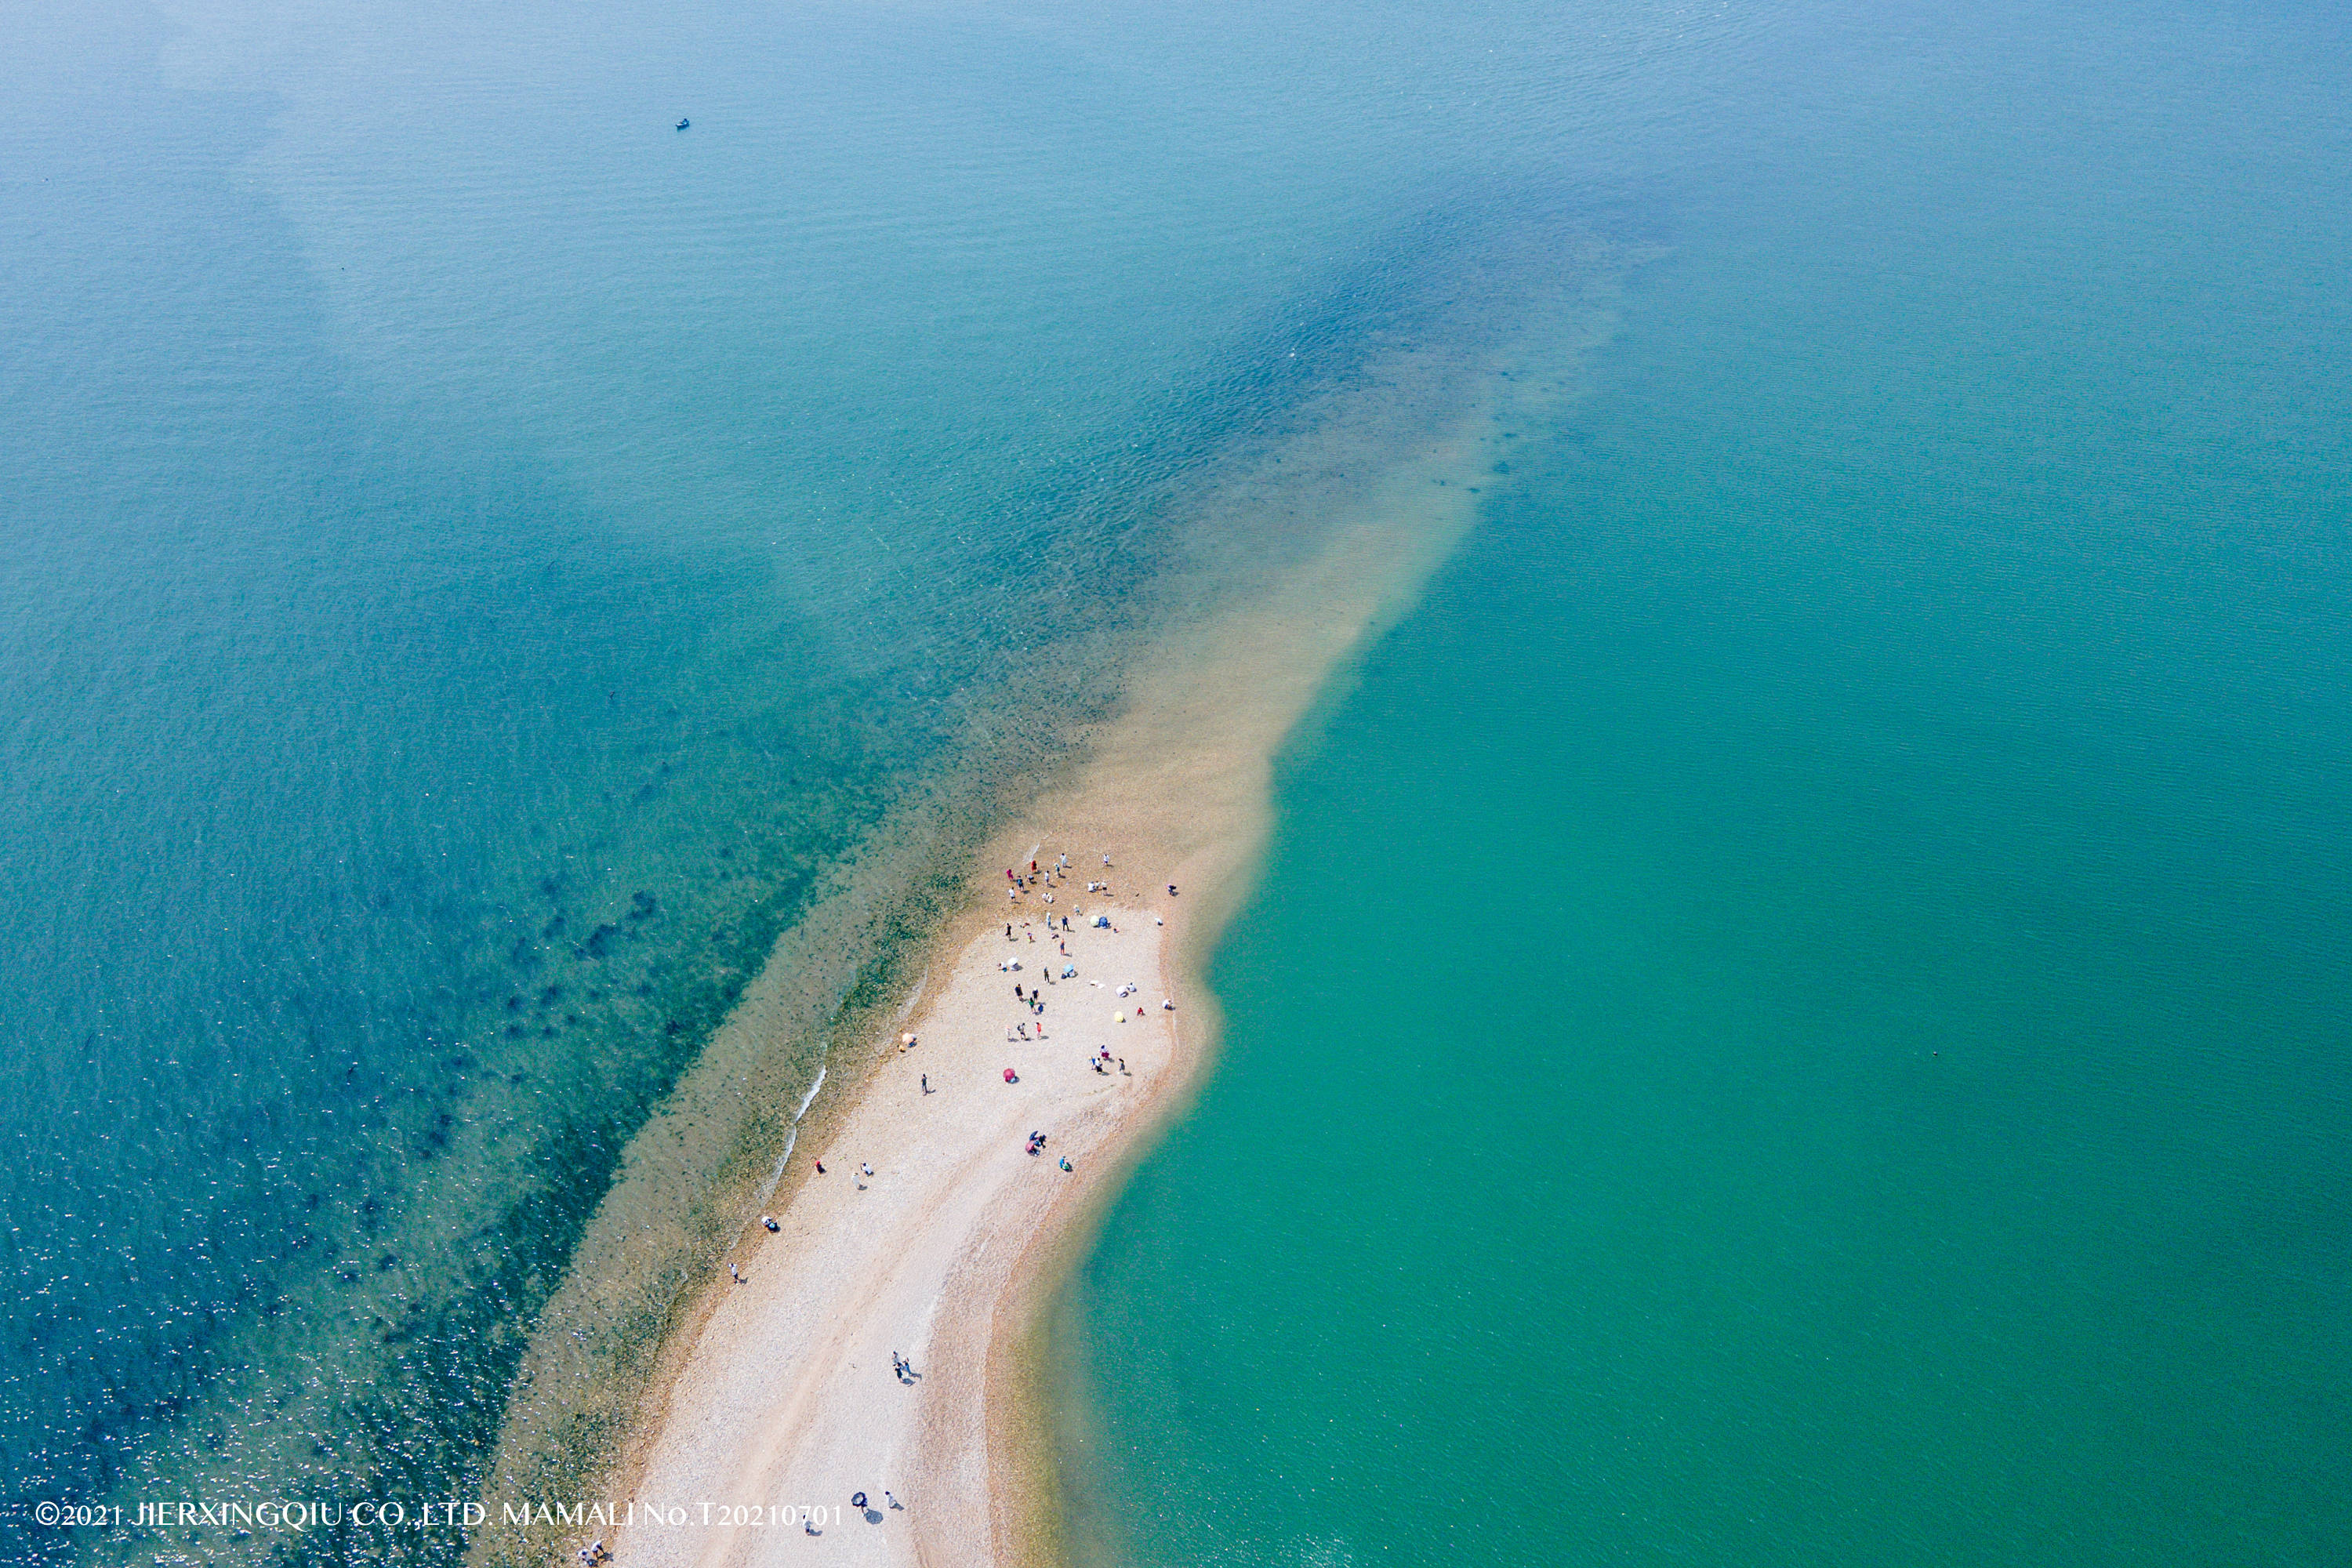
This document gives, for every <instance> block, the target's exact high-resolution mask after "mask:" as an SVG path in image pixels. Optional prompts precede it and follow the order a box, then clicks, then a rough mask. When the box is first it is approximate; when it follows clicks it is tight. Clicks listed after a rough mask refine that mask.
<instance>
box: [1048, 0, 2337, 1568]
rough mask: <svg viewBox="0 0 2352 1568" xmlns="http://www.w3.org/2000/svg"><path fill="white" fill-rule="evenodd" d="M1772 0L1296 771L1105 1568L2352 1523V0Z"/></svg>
mask: <svg viewBox="0 0 2352 1568" xmlns="http://www.w3.org/2000/svg"><path fill="white" fill-rule="evenodd" d="M1745 16H1746V17H1747V21H1748V26H1751V27H1752V28H1753V29H1754V30H1753V31H1752V32H1750V33H1748V34H1747V35H1746V36H1744V37H1739V38H1737V39H1731V40H1721V42H1723V43H1724V44H1725V46H1726V47H1725V48H1724V52H1722V53H1721V54H1720V55H1717V56H1713V57H1711V58H1708V59H1707V60H1706V62H1704V63H1699V62H1696V61H1693V60H1691V59H1688V58H1678V59H1673V60H1668V61H1663V62H1662V61H1658V60H1655V59H1642V58H1631V57H1628V58H1625V60H1624V66H1625V68H1626V69H1627V70H1628V71H1629V72H1634V73H1641V72H1650V71H1655V72H1662V73H1668V74H1673V73H1680V72H1685V71H1688V72H1692V73H1695V74H1698V75H1703V76H1704V77H1705V78H1706V80H1707V81H1708V82H1709V84H1710V86H1711V87H1712V89H1714V90H1713V91H1712V92H1711V93H1710V94H1709V95H1708V98H1707V101H1706V109H1705V110H1704V118H1705V119H1706V121H1709V122H1710V128H1709V129H1706V130H1701V129H1700V128H1698V127H1697V126H1696V125H1694V124H1690V123H1686V122H1677V123H1675V124H1674V125H1671V126H1664V127H1661V126H1659V125H1658V124H1657V122H1655V121H1653V122H1652V128H1653V129H1654V130H1656V131H1658V132H1659V133H1661V134H1664V135H1666V136H1669V137H1672V138H1674V139H1675V140H1676V141H1677V142H1679V143H1680V144H1682V145H1684V146H1685V147H1689V148H1691V149H1693V150H1695V151H1696V150H1697V149H1700V148H1714V149H1717V150H1723V149H1725V148H1727V147H1728V146H1729V145H1731V144H1733V143H1737V144H1738V146H1739V148H1740V149H1741V151H1742V153H1743V154H1744V155H1743V157H1742V158H1740V159H1739V160H1738V161H1737V163H1734V162H1733V161H1731V160H1725V161H1723V162H1719V163H1717V162H1711V161H1709V160H1706V159H1705V158H1701V157H1696V156H1695V157H1694V158H1693V159H1692V160H1691V163H1690V165H1689V166H1688V168H1686V169H1685V170H1684V171H1682V172H1680V173H1676V174H1661V176H1660V178H1659V182H1658V184H1657V185H1656V186H1655V187H1654V195H1655V199H1656V200H1657V201H1658V202H1659V203H1660V204H1661V205H1662V206H1663V207H1664V210H1665V211H1667V212H1668V213H1670V214H1671V223H1670V225H1669V231H1670V237H1671V241H1672V248H1671V252H1670V253H1669V254H1667V255H1665V256H1664V257H1663V258H1660V259H1658V260H1657V261H1655V262H1654V264H1652V265H1651V266H1649V267H1648V268H1644V269H1643V271H1642V272H1641V273H1640V274H1639V275H1638V276H1637V277H1636V279H1634V281H1633V285H1632V287H1631V289H1630V290H1629V292H1628V295H1627V298H1626V300H1625V303H1624V306H1623V309H1622V317H1621V321H1620V323H1619V328H1618V331H1617V332H1616V334H1615V336H1614V338H1613V340H1612V342H1611V343H1610V344H1609V345H1608V347H1607V348H1606V349H1604V350H1603V351H1602V352H1601V353H1600V355H1599V356H1598V358H1597V360H1596V362H1595V363H1594V364H1593V366H1592V368H1591V374H1590V386H1591V390H1590V393H1589V395H1587V396H1586V397H1585V398H1584V399H1583V400H1582V401H1580V402H1579V403H1577V404H1576V405H1572V406H1571V407H1570V409H1569V410H1568V411H1567V412H1566V413H1565V415H1564V416H1562V417H1561V418H1560V419H1559V420H1558V421H1556V422H1555V424H1554V426H1552V427H1550V428H1548V429H1543V430H1528V429H1524V428H1523V429H1521V430H1520V431H1519V432H1518V433H1517V434H1518V438H1517V439H1516V440H1509V441H1506V440H1505V439H1504V436H1505V434H1506V433H1505V432H1501V431H1497V432H1496V447H1495V450H1496V455H1497V464H1496V467H1497V468H1501V467H1504V466H1506V465H1507V467H1508V468H1509V470H1510V473H1509V477H1508V479H1497V480H1496V485H1497V487H1503V486H1507V487H1508V488H1507V489H1502V488H1498V489H1496V491H1495V492H1493V493H1490V494H1489V495H1488V496H1487V497H1486V498H1485V499H1486V510H1485V513H1484V516H1483V520H1482V524H1481V527H1480V529H1479V530H1478V531H1477V532H1475V534H1474V535H1473V536H1472V538H1471V539H1470V541H1469V542H1468V543H1467V544H1466V545H1465V547H1464V549H1463V550H1462V552H1461V553H1460V554H1459V556H1458V557H1457V558H1456V559H1455V560H1454V562H1453V563H1451V565H1450V566H1449V567H1448V568H1447V569H1446V570H1445V571H1444V572H1443V573H1442V574H1441V575H1440V576H1439V578H1438V579H1437V580H1436V582H1435V583H1434V584H1433V586H1432V588H1431V590H1430V592H1429V594H1428V595H1427V598H1426V600H1425V602H1424V603H1423V605H1421V607H1420V609H1419V610H1418V612H1417V613H1416V614H1415V615H1414V616H1412V617H1410V618H1409V619H1408V620H1407V621H1405V622H1404V624H1402V626H1399V627H1397V628H1396V629H1395V630H1394V631H1393V632H1392V633H1391V635H1389V636H1388V637H1385V638H1384V639H1383V640H1382V642H1381V644H1380V645H1379V646H1378V647H1376V648H1374V649H1373V650H1371V651H1370V653H1369V654H1368V655H1367V657H1366V658H1365V659H1364V661H1363V664H1362V668H1360V671H1359V672H1358V676H1357V679H1356V680H1355V681H1354V683H1353V684H1352V685H1351V686H1350V687H1349V689H1348V690H1347V691H1346V693H1345V694H1344V696H1343V697H1341V698H1340V699H1339V700H1337V701H1336V702H1335V704H1334V706H1333V708H1332V709H1331V710H1330V711H1329V712H1328V713H1327V714H1326V715H1325V716H1324V718H1323V720H1322V721H1320V722H1319V723H1318V724H1317V725H1316V726H1314V727H1312V728H1311V729H1310V730H1309V731H1307V733H1305V734H1304V735H1302V737H1301V738H1300V739H1299V741H1298V742H1297V744H1296V745H1295V747H1294V748H1293V750H1292V752H1291V753H1290V754H1289V756H1288V758H1287V760H1286V764H1285V767H1284V770H1283V773H1282V777H1281V782H1280V786H1279V826H1278V828H1277V833H1276V844H1275V847H1274V850H1273V854H1272V857H1271V861H1270V864H1269V865H1268V867H1267V868H1266V870H1265V876H1264V879H1263V882H1262V885H1261V886H1260V888H1259V889H1258V891H1257V893H1256V896H1255V900H1254V901H1253V902H1252V903H1251V904H1250V905H1249V906H1248V907H1247V908H1246V909H1245V910H1244V912H1243V914H1242V917H1241V918H1240V920H1239V921H1237V922H1236V924H1235V926H1234V929H1233V931H1232V932H1231V934H1230V935H1229V936H1228V938H1227V939H1226V940H1225V942H1224V943H1223V947H1222V948H1221V950H1220V951H1219V952H1218V954H1217V957H1216V960H1215V963H1214V966H1213V975H1212V980H1213V985H1214V988H1215V990H1216V992H1217V994H1218V996H1219V1000H1220V1002H1221V1003H1222V1005H1223V1010H1224V1014H1225V1016H1226V1018H1227V1020H1228V1027H1227V1040H1226V1044H1225V1047H1224V1056H1223V1061H1222V1063H1221V1065H1220V1067H1219V1068H1218V1070H1217V1072H1216V1075H1215V1076H1214V1078H1213V1080H1212V1081H1211V1082H1210V1083H1209V1084H1208V1086H1207V1088H1206V1089H1205V1090H1204V1092H1203V1094H1202V1099H1201V1100H1200V1103H1199V1104H1198V1106H1197V1107H1196V1108H1195V1109H1194V1110H1193V1111H1192V1113H1191V1114H1190V1115H1189V1116H1188V1117H1187V1118H1186V1119H1185V1120H1184V1121H1182V1122H1181V1125H1180V1126H1178V1127H1177V1128H1176V1129H1175V1130H1174V1131H1173V1132H1172V1134H1171V1137H1170V1138H1169V1140H1168V1141H1167V1142H1166V1144H1165V1146H1164V1147H1162V1148H1161V1149H1160V1150H1159V1151H1158V1152H1156V1153H1154V1154H1153V1155H1151V1156H1150V1158H1148V1159H1147V1161H1146V1162H1145V1163H1144V1164H1143V1166H1142V1168H1141V1170H1140V1172H1139V1174H1138V1175H1137V1177H1136V1179H1135V1180H1134V1182H1133V1184H1132V1185H1131V1186H1130V1188H1129V1191H1128V1192H1127V1194H1125V1196H1124V1197H1123V1199H1122V1200H1121V1201H1120V1202H1119V1203H1118V1205H1117V1206H1116V1207H1115V1209H1114V1210H1113V1212H1112V1213H1111V1214H1110V1215H1109V1216H1108V1219H1107V1222H1106V1225H1105V1228H1104V1231H1103V1234H1102V1237H1101V1238H1100V1241H1099V1244H1098V1246H1097V1249H1096V1251H1095V1252H1094V1254H1093V1256H1092V1257H1091V1258H1090V1259H1089V1260H1088V1262H1087V1264H1086V1265H1085V1266H1084V1268H1082V1269H1081V1270H1080V1271H1079V1273H1078V1275H1077V1278H1076V1281H1075V1283H1074V1287H1073V1289H1072V1293H1071V1300H1069V1302H1068V1303H1067V1304H1066V1312H1065V1324H1064V1328H1063V1342H1064V1343H1065V1344H1066V1345H1067V1346H1069V1347H1072V1348H1073V1349H1074V1350H1075V1352H1076V1353H1077V1354H1078V1355H1079V1356H1080V1358H1081V1361H1082V1371H1083V1375H1082V1376H1081V1377H1079V1378H1077V1379H1076V1381H1075V1383H1074V1385H1073V1386H1072V1387H1071V1388H1069V1389H1067V1390H1066V1398H1067V1399H1068V1400H1070V1401H1071V1402H1072V1403H1071V1406H1070V1408H1069V1409H1068V1410H1066V1442H1065V1456H1064V1463H1063V1466H1062V1470H1061V1473H1062V1475H1063V1478H1064V1481H1065V1487H1066V1491H1067V1493H1068V1494H1069V1501H1070V1505H1071V1515H1072V1519H1073V1523H1072V1525H1071V1533H1072V1537H1073V1544H1074V1546H1075V1548H1076V1551H1077V1552H1078V1555H1079V1556H1080V1558H1081V1560H1092V1561H1099V1562H1106V1563H1108V1562H1118V1563H1141V1564H1159V1563H1166V1564H1179V1563H1181V1564H1186V1565H1188V1568H1197V1565H1200V1564H1208V1563H1219V1564H1223V1563H1249V1564H1267V1563H1299V1564H1308V1563H1314V1564H1323V1563H1330V1564H1337V1563H1446V1564H1462V1563H1510V1564H1522V1563H1658V1564H1664V1563H1751V1564H1766V1563H1771V1564H1784V1563H1785V1564H1800V1563H1803V1564H1817V1563H1886V1564H1896V1563H1900V1564H1912V1563H1916V1564H1928V1563H1937V1564H1955V1563H1969V1564H1979V1563H1982V1564H1992V1563H2083V1564H2117V1565H2120V1564H2177V1563H2217V1564H2218V1563H2276V1564H2296V1565H2305V1568H2321V1565H2323V1564H2328V1563H2340V1562H2342V1561H2344V1560H2345V1558H2346V1556H2347V1553H2348V1552H2352V1490H2347V1488H2346V1486H2345V1477H2346V1475H2347V1458H2352V1421H2348V1420H2347V1411H2352V1152H2348V1151H2352V1140H2347V1132H2352V1007H2348V1006H2347V976H2352V898H2347V895H2352V749H2347V748H2348V747H2352V616H2348V615H2347V610H2352V553H2347V537H2348V536H2347V521H2352V519H2347V474H2352V420H2347V409H2352V300H2347V294H2346V291H2345V289H2344V288H2343V287H2342V278H2343V266H2342V260H2343V258H2344V257H2345V256H2346V255H2347V252H2352V186H2347V184H2346V182H2345V181H2344V180H2343V179H2342V178H2341V177H2340V175H2339V173H2338V171H2339V170H2340V167H2341V164H2342V163H2343V160H2344V157H2345V154H2346V153H2347V150H2352V145H2348V144H2352V137H2347V132H2352V115H2347V104H2352V98H2347V94H2346V91H2345V87H2346V84H2347V80H2352V75H2347V65H2352V49H2347V43H2352V27H2347V20H2346V16H2345V14H2344V13H2343V12H2342V11H2341V10H2340V9H2336V8H2329V7H2316V6H2297V5H2263V6H2227V7H2179V6H2160V5H2147V6H2142V5H2043V4H2025V5H2011V4H2003V5H1989V6H1964V7H1941V6H1908V5H1879V6H1871V7H1860V6H1854V7H1840V6H1820V5H1781V6H1763V7H1753V8H1747V9H1746V10H1745Z"/></svg>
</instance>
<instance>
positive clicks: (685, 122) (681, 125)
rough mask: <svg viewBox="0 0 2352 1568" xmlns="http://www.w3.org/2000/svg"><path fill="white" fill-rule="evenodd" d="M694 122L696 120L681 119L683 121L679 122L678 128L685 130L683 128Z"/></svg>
mask: <svg viewBox="0 0 2352 1568" xmlns="http://www.w3.org/2000/svg"><path fill="white" fill-rule="evenodd" d="M693 123H694V121H691V120H681V121H678V122H677V128H678V129H679V130H680V131H683V130H685V129H686V128H687V127H688V126H689V125H691V124H693Z"/></svg>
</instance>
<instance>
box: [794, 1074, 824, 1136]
mask: <svg viewBox="0 0 2352 1568" xmlns="http://www.w3.org/2000/svg"><path fill="white" fill-rule="evenodd" d="M823 1088H824V1068H817V1069H816V1081H815V1082H814V1083H813V1084H811V1085H809V1091H808V1092H807V1093H806V1094H804V1095H802V1096H801V1103H800V1108H799V1109H798V1110H794V1111H793V1126H794V1127H796V1128H797V1127H798V1126H799V1125H800V1120H801V1118H802V1117H803V1116H806V1115H807V1114H808V1108H809V1101H811V1100H814V1099H815V1098H816V1091H817V1090H818V1089H823Z"/></svg>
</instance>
